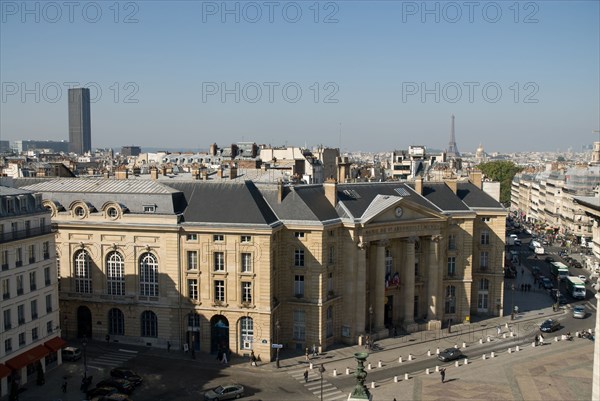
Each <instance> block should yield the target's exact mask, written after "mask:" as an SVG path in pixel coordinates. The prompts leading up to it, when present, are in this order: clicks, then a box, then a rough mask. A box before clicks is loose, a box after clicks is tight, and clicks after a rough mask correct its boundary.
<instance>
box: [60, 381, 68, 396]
mask: <svg viewBox="0 0 600 401" xmlns="http://www.w3.org/2000/svg"><path fill="white" fill-rule="evenodd" d="M61 388H62V392H63V393H66V392H67V381H66V380H65V381H63V384H62V386H61Z"/></svg>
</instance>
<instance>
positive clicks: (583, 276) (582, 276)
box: [577, 274, 587, 283]
mask: <svg viewBox="0 0 600 401" xmlns="http://www.w3.org/2000/svg"><path fill="white" fill-rule="evenodd" d="M577 277H579V279H580V280H581V281H583V282H584V283H587V277H586V276H585V275H583V274H580V275H579V276H577Z"/></svg>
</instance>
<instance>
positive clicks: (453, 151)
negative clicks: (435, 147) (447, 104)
mask: <svg viewBox="0 0 600 401" xmlns="http://www.w3.org/2000/svg"><path fill="white" fill-rule="evenodd" d="M446 155H447V156H448V157H460V153H459V152H458V147H457V146H456V139H455V138H454V114H453V115H452V127H451V129H450V142H449V143H448V151H447V152H446Z"/></svg>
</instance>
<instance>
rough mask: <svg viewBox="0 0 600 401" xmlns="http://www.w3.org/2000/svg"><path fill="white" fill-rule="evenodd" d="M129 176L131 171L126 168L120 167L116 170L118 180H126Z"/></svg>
mask: <svg viewBox="0 0 600 401" xmlns="http://www.w3.org/2000/svg"><path fill="white" fill-rule="evenodd" d="M128 177H129V173H128V172H127V169H126V168H118V169H117V171H115V178H116V179H117V180H126V179H127V178H128Z"/></svg>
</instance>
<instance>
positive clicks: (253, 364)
mask: <svg viewBox="0 0 600 401" xmlns="http://www.w3.org/2000/svg"><path fill="white" fill-rule="evenodd" d="M250 361H251V363H250V365H251V366H256V355H254V350H252V351H251V352H250Z"/></svg>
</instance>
